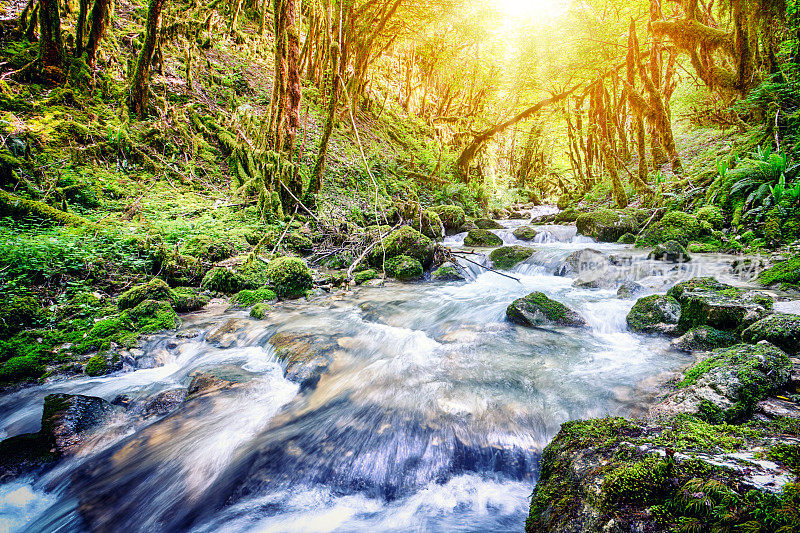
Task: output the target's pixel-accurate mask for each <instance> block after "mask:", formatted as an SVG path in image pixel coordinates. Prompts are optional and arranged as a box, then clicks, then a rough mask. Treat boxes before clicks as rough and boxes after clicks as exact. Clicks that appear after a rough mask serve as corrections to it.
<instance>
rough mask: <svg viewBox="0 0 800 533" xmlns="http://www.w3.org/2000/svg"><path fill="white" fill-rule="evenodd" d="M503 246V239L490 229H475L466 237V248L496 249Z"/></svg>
mask: <svg viewBox="0 0 800 533" xmlns="http://www.w3.org/2000/svg"><path fill="white" fill-rule="evenodd" d="M502 245H503V239H501V238H500V237H498V236H497V235H495V234H494V233H492V232H491V231H489V230H488V229H473V230H470V232H469V233H467V236H466V237H464V246H482V247H484V248H495V247H497V246H502Z"/></svg>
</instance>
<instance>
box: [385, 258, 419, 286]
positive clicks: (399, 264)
mask: <svg viewBox="0 0 800 533" xmlns="http://www.w3.org/2000/svg"><path fill="white" fill-rule="evenodd" d="M422 273H423V269H422V263H420V262H419V261H417V260H416V259H414V258H413V257H408V256H407V255H398V256H395V257H392V258H391V259H387V260H386V274H387V275H389V276H391V277H393V278H395V279H398V280H400V281H411V280H416V279H420V278H421V277H422Z"/></svg>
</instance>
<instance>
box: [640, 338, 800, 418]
mask: <svg viewBox="0 0 800 533" xmlns="http://www.w3.org/2000/svg"><path fill="white" fill-rule="evenodd" d="M791 369H792V365H791V362H790V361H789V357H788V356H787V355H786V353H784V352H783V351H781V350H780V349H778V348H776V347H775V346H773V345H771V344H769V343H768V342H765V341H762V342H760V343H758V344H755V345H753V344H737V345H736V346H732V347H730V348H722V349H719V350H715V351H714V352H713V353H712V354H711V356H709V357H708V358H706V359H703V360H702V361H700V362H698V363H695V364H694V365H692V366H691V367H690V368H689V369H688V370H686V372H685V374H684V379H683V381H681V382H680V383H678V387H679V388H680V389H681V390H679V391H678V392H676V393H675V394H673V395H671V396H670V397H669V398H668V399H666V400H665V401H664V402H662V403H660V404H658V405H656V406H655V407H654V408H653V409H652V410H651V413H652V414H653V415H654V416H663V415H670V416H671V415H676V414H681V413H685V414H691V415H695V416H698V417H700V418H703V419H705V420H707V421H709V422H712V423H721V422H735V421H739V420H742V419H743V418H745V417H747V416H750V415H752V414H753V411H754V408H755V405H756V403H757V402H759V401H760V400H763V399H765V398H766V397H767V396H768V395H769V394H770V393H771V392H773V391H776V390H777V389H779V388H781V387H783V386H785V385H786V384H787V382H788V381H789V373H790V371H791Z"/></svg>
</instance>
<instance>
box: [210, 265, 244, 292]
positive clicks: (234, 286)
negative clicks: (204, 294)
mask: <svg viewBox="0 0 800 533" xmlns="http://www.w3.org/2000/svg"><path fill="white" fill-rule="evenodd" d="M200 288H202V289H203V290H207V291H212V292H222V293H225V294H234V293H237V292H239V291H241V290H243V289H248V288H253V287H252V286H251V284H250V283H248V281H247V280H246V279H245V278H244V276H242V275H241V274H239V273H237V272H234V271H232V270H228V269H227V268H222V267H216V268H212V269H211V270H209V271H208V273H207V274H206V275H205V277H203V281H202V283H200Z"/></svg>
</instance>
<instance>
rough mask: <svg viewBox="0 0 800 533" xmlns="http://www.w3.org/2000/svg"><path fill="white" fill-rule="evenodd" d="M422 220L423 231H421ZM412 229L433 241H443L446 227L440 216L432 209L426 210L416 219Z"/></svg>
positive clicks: (412, 223) (412, 222) (413, 221)
mask: <svg viewBox="0 0 800 533" xmlns="http://www.w3.org/2000/svg"><path fill="white" fill-rule="evenodd" d="M420 219H421V223H422V229H420ZM411 227H413V228H414V229H415V230H417V231H419V232H420V233H422V234H423V235H425V236H426V237H429V238H431V239H441V238H442V237H443V236H444V225H443V224H442V221H441V219H440V218H439V215H438V214H437V213H436V212H434V211H432V210H430V209H425V210H424V211H422V214H421V215H420V216H418V217H416V218H414V219H413V220H412V221H411Z"/></svg>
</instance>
